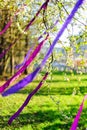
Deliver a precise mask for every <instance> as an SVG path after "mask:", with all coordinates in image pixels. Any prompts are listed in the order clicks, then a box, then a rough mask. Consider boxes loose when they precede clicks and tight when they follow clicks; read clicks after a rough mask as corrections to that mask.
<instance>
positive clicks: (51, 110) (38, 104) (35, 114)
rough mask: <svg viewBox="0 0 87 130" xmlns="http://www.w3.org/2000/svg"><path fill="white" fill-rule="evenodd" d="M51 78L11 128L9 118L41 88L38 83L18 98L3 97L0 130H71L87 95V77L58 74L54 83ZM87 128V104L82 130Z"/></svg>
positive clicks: (1, 99)
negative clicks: (37, 87)
mask: <svg viewBox="0 0 87 130" xmlns="http://www.w3.org/2000/svg"><path fill="white" fill-rule="evenodd" d="M49 78H50V77H48V82H46V83H45V84H44V85H43V86H42V88H41V89H40V91H39V92H38V93H37V94H36V95H34V96H33V98H32V99H31V101H30V103H29V104H28V106H27V107H25V109H24V110H23V111H22V113H21V114H20V116H19V117H18V118H17V119H16V120H15V121H14V122H13V123H12V125H11V126H9V125H8V124H7V122H8V119H9V117H10V116H11V115H12V114H13V113H14V112H16V111H17V110H18V108H19V107H20V106H21V105H22V103H23V102H24V100H25V99H26V97H27V95H28V93H29V92H31V90H32V89H33V88H35V86H36V85H37V84H38V80H35V81H34V82H33V83H32V84H30V85H29V86H27V87H26V88H24V89H23V90H21V91H20V92H18V93H16V94H14V95H11V96H8V97H5V98H2V97H1V96H0V130H69V129H70V126H71V123H72V121H73V119H74V117H75V115H76V113H77V111H78V108H79V105H80V103H81V102H82V99H83V97H84V95H85V94H86V93H87V76H86V74H85V75H80V74H75V75H73V74H65V73H54V74H53V77H52V80H50V79H49ZM50 81H51V82H50ZM86 128H87V102H85V105H84V109H83V112H82V115H81V118H80V121H79V128H78V130H86Z"/></svg>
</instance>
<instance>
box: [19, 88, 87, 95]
mask: <svg viewBox="0 0 87 130" xmlns="http://www.w3.org/2000/svg"><path fill="white" fill-rule="evenodd" d="M31 91H32V89H29V87H28V89H27V88H25V89H23V90H21V91H19V92H17V94H28V93H30V92H31ZM74 91H76V94H78V91H79V92H80V94H81V95H84V94H85V93H87V87H85V86H80V87H77V88H75V87H66V88H63V87H55V86H54V88H52V89H49V88H46V87H44V88H41V89H40V90H39V91H38V92H37V93H36V94H35V95H37V96H39V95H44V96H47V95H71V94H72V93H73V92H74Z"/></svg>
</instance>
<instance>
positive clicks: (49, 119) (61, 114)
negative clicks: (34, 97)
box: [0, 105, 87, 130]
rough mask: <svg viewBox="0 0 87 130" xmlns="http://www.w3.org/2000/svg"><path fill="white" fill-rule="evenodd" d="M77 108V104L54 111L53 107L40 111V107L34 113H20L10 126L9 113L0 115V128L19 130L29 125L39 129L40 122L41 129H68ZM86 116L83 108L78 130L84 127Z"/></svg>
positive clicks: (82, 129) (83, 129)
mask: <svg viewBox="0 0 87 130" xmlns="http://www.w3.org/2000/svg"><path fill="white" fill-rule="evenodd" d="M78 108H79V106H77V105H69V106H67V109H66V110H64V111H61V110H60V111H58V110H56V111H54V110H53V109H51V110H45V111H42V109H41V111H36V112H34V113H25V114H20V116H19V117H18V118H17V119H16V120H15V121H14V122H13V123H12V125H11V126H9V125H8V124H7V121H8V119H9V117H10V115H7V116H0V128H1V129H0V130H14V128H15V129H16V128H17V129H18V130H19V128H22V127H23V126H27V125H31V126H32V129H33V130H40V128H39V127H40V126H39V125H40V124H44V126H43V128H41V130H69V129H70V126H71V124H72V121H73V119H74V117H75V115H76V113H77V111H78ZM47 109H48V108H47ZM60 109H61V108H60ZM86 117H87V110H86V109H85V110H84V111H83V114H82V115H81V120H80V122H79V127H80V129H79V130H85V129H86V124H87V122H86V121H87V120H86Z"/></svg>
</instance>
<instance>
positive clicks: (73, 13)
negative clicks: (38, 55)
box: [2, 0, 84, 96]
mask: <svg viewBox="0 0 87 130" xmlns="http://www.w3.org/2000/svg"><path fill="white" fill-rule="evenodd" d="M83 1H84V0H78V1H77V3H76V4H75V6H74V8H73V10H72V11H71V13H70V15H69V16H68V18H67V19H66V21H65V23H64V24H63V26H62V28H61V29H60V31H59V32H58V34H57V36H56V38H55V39H54V41H53V43H52V44H51V46H50V48H49V50H48V52H47V54H46V55H45V57H44V59H43V60H42V62H41V65H40V67H37V68H36V70H35V71H34V72H35V73H31V74H32V76H31V74H30V75H28V77H26V78H24V79H22V80H21V81H20V82H19V83H17V84H15V85H14V86H12V87H11V88H12V90H11V88H10V89H8V90H7V92H6V91H5V93H3V94H2V96H5V95H9V94H11V93H15V92H17V91H19V90H20V89H21V88H23V85H24V87H25V85H26V84H23V85H22V83H24V81H25V80H28V79H29V82H31V81H32V78H31V79H30V78H29V77H33V74H34V78H35V76H36V75H37V74H38V72H39V71H40V70H41V68H42V67H43V66H44V64H45V63H46V61H47V59H48V58H49V56H50V55H51V53H52V51H53V49H54V46H55V45H56V43H57V42H58V40H59V38H60V37H61V35H62V34H63V32H64V30H65V29H66V27H67V26H68V24H69V23H70V22H71V20H72V18H73V17H74V15H75V13H76V12H77V10H78V8H79V7H80V6H81V4H82V3H83ZM34 78H33V79H34ZM17 85H18V86H17ZM17 87H18V88H17ZM13 88H14V89H13Z"/></svg>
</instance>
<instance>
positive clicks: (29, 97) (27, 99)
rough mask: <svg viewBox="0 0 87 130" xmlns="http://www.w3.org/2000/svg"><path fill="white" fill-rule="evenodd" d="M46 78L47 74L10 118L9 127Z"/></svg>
mask: <svg viewBox="0 0 87 130" xmlns="http://www.w3.org/2000/svg"><path fill="white" fill-rule="evenodd" d="M47 76H48V72H47V73H46V74H45V76H44V77H43V79H42V80H41V82H40V83H39V84H38V86H37V87H36V88H35V89H34V90H33V91H32V92H31V93H30V94H29V95H28V96H27V98H26V100H25V102H24V103H23V104H22V106H21V107H20V108H19V109H18V111H17V112H16V113H15V114H14V115H13V116H11V118H10V119H9V121H8V124H9V125H10V124H11V123H12V121H13V120H14V119H15V118H17V117H18V115H19V114H20V113H21V111H22V110H23V109H24V107H26V106H27V104H28V103H29V101H30V99H31V98H32V96H33V95H35V94H36V92H37V91H38V90H39V89H40V88H41V86H42V85H43V81H44V80H46V78H47Z"/></svg>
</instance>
